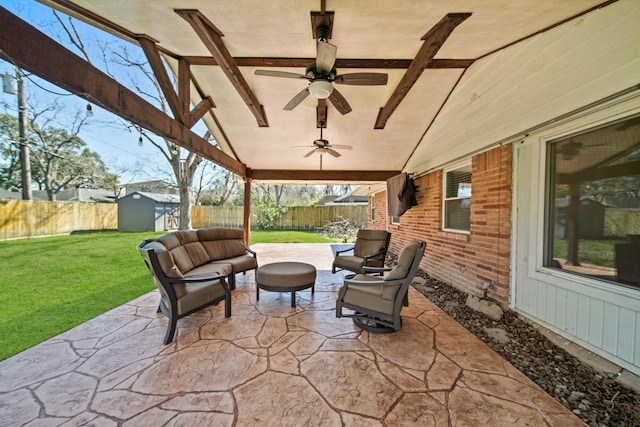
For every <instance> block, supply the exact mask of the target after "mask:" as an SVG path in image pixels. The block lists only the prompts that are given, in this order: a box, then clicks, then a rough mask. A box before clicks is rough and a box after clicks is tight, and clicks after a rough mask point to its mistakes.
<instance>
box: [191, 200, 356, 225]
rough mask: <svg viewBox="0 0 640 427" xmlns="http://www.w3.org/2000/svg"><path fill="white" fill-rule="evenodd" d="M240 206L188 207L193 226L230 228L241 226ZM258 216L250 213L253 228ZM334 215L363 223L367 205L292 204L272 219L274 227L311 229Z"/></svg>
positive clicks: (242, 211)
mask: <svg viewBox="0 0 640 427" xmlns="http://www.w3.org/2000/svg"><path fill="white" fill-rule="evenodd" d="M243 215H244V207H243V206H194V207H193V208H192V209H191V222H192V225H193V228H202V227H231V228H241V227H242V225H243ZM256 215H259V213H257V212H256V211H255V210H254V211H252V214H251V227H252V228H256V224H257V220H256V219H257V218H256ZM337 217H343V218H348V219H351V220H353V221H355V222H356V223H357V224H360V225H362V226H365V225H366V223H367V207H366V206H363V205H358V206H353V205H347V206H340V205H337V206H292V207H290V208H289V209H287V211H286V212H285V213H284V214H283V215H281V216H280V217H279V218H277V219H276V220H275V221H273V228H274V229H276V230H313V229H316V228H319V227H322V226H323V225H325V224H326V223H328V222H330V221H332V220H333V219H335V218H337Z"/></svg>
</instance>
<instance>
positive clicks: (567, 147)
mask: <svg viewBox="0 0 640 427" xmlns="http://www.w3.org/2000/svg"><path fill="white" fill-rule="evenodd" d="M603 145H606V144H588V145H585V144H584V143H582V142H580V141H574V140H573V138H571V139H570V140H569V141H568V142H565V143H563V144H561V145H560V146H558V149H557V153H558V154H559V155H560V156H562V159H563V160H573V159H574V158H575V157H576V156H578V155H579V154H582V153H583V150H584V149H586V148H592V147H600V146H603Z"/></svg>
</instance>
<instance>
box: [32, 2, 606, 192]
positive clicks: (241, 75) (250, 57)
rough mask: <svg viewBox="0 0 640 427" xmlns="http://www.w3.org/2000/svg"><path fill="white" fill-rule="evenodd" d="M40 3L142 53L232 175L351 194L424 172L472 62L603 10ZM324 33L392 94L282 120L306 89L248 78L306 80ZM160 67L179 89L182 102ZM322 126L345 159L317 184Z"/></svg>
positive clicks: (317, 107) (302, 110) (347, 61)
mask: <svg viewBox="0 0 640 427" xmlns="http://www.w3.org/2000/svg"><path fill="white" fill-rule="evenodd" d="M41 1H42V2H43V3H45V4H48V5H50V6H52V7H54V8H56V9H60V10H62V11H64V12H66V13H69V14H71V15H73V16H75V17H77V18H79V19H81V20H83V21H85V22H88V23H89V24H92V25H95V26H98V27H101V28H103V29H105V30H107V31H109V32H111V33H113V34H115V35H116V36H118V37H122V38H125V39H128V40H131V41H133V42H136V43H139V44H140V45H141V46H142V48H143V49H144V50H145V53H146V54H147V57H148V58H149V61H150V64H151V65H152V67H153V68H154V70H155V72H156V76H157V78H158V81H159V82H160V84H161V85H163V86H164V88H165V95H166V97H167V99H168V101H169V104H170V105H171V109H172V112H173V117H174V118H175V119H176V120H178V121H179V122H180V123H181V124H182V125H184V126H186V127H187V128H190V127H191V126H192V125H193V123H194V122H195V121H197V120H198V119H200V118H202V119H203V120H204V121H205V123H206V124H207V126H208V128H209V130H210V131H211V133H212V135H213V136H214V137H215V139H216V141H217V142H218V144H219V146H220V147H221V149H222V151H223V152H224V153H225V154H226V156H225V158H226V159H232V160H237V161H238V162H240V164H241V165H243V167H242V168H240V169H239V170H240V171H244V172H245V173H244V175H245V176H247V177H251V178H253V179H257V180H278V181H284V180H291V181H300V180H307V179H312V180H341V181H352V182H354V181H360V182H371V181H380V180H384V179H386V177H388V176H391V175H392V174H394V173H398V172H400V171H402V170H403V168H404V167H405V166H406V165H407V163H408V162H409V161H410V160H412V163H414V164H418V163H421V162H423V159H418V160H416V159H412V156H415V155H416V153H428V152H429V150H428V147H420V150H417V148H418V147H419V146H420V145H421V144H422V141H423V140H424V139H425V135H426V134H427V133H428V132H429V128H430V126H431V124H432V123H433V122H434V120H437V119H438V112H439V111H440V110H441V109H442V108H443V106H444V105H445V104H446V102H447V99H448V97H449V95H450V94H451V93H452V92H453V91H454V90H455V89H456V85H458V84H459V82H460V80H461V77H462V76H463V74H464V72H465V70H466V69H467V68H468V67H469V66H471V65H472V64H473V62H474V61H475V60H477V59H478V58H482V57H484V56H487V55H491V54H492V53H493V52H496V51H498V50H500V49H502V48H504V47H507V46H509V45H512V44H514V43H517V42H518V41H520V40H523V39H525V38H527V37H530V36H532V35H535V34H537V33H539V32H542V31H545V30H547V29H549V28H553V27H554V26H557V25H559V24H561V23H563V22H565V21H566V20H568V19H571V18H573V17H576V16H579V15H581V14H584V13H586V12H587V11H589V10H591V9H593V8H595V7H599V6H601V5H603V4H604V3H603V1H602V0H567V1H563V2H557V0H538V1H536V2H535V5H532V3H531V2H530V1H529V0H509V1H504V0H476V1H468V0H467V1H451V0H434V1H429V2H424V1H416V0H398V1H395V2H393V3H390V2H388V1H382V0H367V1H349V2H345V1H326V2H325V1H321V0H314V1H294V2H292V1H290V0H271V1H268V2H264V1H255V0H241V1H233V2H222V1H220V2H216V1H204V0H193V1H190V2H188V3H186V4H185V2H181V1H177V0H155V1H153V2H149V1H136V0H126V1H124V0H110V1H108V2H107V1H103V2H95V1H89V0H76V1H70V0H41ZM606 3H610V2H606ZM185 8H187V9H186V10H185ZM323 11H325V12H326V14H325V15H322V12H323ZM325 21H326V22H328V23H329V24H330V27H331V37H330V40H329V41H330V43H331V44H333V45H335V46H337V60H336V63H335V66H336V68H337V72H338V74H345V73H357V72H376V73H386V74H388V83H387V84H386V85H384V86H356V85H335V86H334V87H335V88H337V89H338V90H339V92H340V93H341V94H342V95H343V96H344V98H345V99H346V100H347V102H348V103H349V105H350V107H351V109H352V111H351V112H349V113H348V114H344V115H343V114H341V113H340V112H339V111H338V110H336V108H335V106H334V105H333V104H332V103H331V102H326V101H319V100H316V99H315V98H313V97H312V96H309V97H307V98H306V99H304V100H303V101H302V102H301V103H300V104H299V105H298V106H297V107H296V108H294V109H293V110H291V111H285V110H283V107H284V106H285V105H286V104H287V103H288V102H289V100H290V99H291V98H292V97H293V96H294V95H296V94H297V93H299V92H300V91H301V90H303V89H304V88H305V87H306V85H307V81H306V80H303V79H300V80H296V79H287V78H274V77H269V76H260V75H255V74H254V72H255V71H256V70H258V69H261V70H271V71H285V72H291V73H297V74H304V72H305V67H306V66H307V65H308V64H309V63H311V62H313V61H314V58H315V56H316V43H315V40H314V36H313V34H314V27H315V26H317V24H318V22H325ZM160 57H163V58H164V59H165V60H166V61H167V63H168V65H169V66H170V68H171V69H172V70H173V72H174V74H175V75H176V76H180V77H179V78H178V84H177V90H174V89H173V85H172V84H171V81H172V78H171V77H169V76H167V75H165V71H164V67H162V66H161V62H160ZM505 60H508V58H505ZM189 101H190V103H191V105H193V106H196V107H191V106H190V105H189ZM505 108H507V107H506V106H505ZM190 110H191V111H190ZM319 120H324V121H325V122H326V129H324V132H323V137H324V138H325V139H327V140H328V141H329V142H330V144H332V145H349V146H351V147H352V150H344V149H341V150H338V151H339V152H340V154H341V156H340V157H337V158H336V157H332V156H330V155H327V154H325V155H323V156H322V171H321V170H320V165H321V162H320V161H321V157H320V156H319V155H318V154H313V155H311V156H309V157H304V156H305V154H307V153H308V152H309V151H310V150H311V147H312V145H313V141H314V140H315V139H318V138H319V137H320V129H319V128H318V121H319ZM177 142H178V143H181V141H177ZM294 146H296V147H295V148H293V147H294ZM299 146H303V147H299ZM304 146H306V147H304ZM425 148H427V149H425ZM420 155H424V154H420ZM216 157H218V159H217V160H218V162H219V160H220V157H219V156H216ZM232 160H230V162H231V163H232V164H233V161H232ZM223 166H224V165H223ZM236 172H237V171H236Z"/></svg>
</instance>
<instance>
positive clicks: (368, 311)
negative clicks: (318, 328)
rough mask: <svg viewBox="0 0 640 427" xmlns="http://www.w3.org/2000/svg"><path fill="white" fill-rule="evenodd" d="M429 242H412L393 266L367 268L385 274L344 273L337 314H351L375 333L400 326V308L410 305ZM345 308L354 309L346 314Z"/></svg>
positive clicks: (350, 315)
mask: <svg viewBox="0 0 640 427" xmlns="http://www.w3.org/2000/svg"><path fill="white" fill-rule="evenodd" d="M426 245H427V244H426V243H425V242H417V241H412V242H411V243H409V244H408V245H407V246H406V247H405V248H404V249H403V250H402V252H401V253H400V256H399V257H398V265H396V266H395V267H394V268H393V269H390V268H371V267H366V268H365V272H367V273H381V272H384V276H382V277H379V276H373V275H371V274H356V275H352V276H347V277H345V279H344V285H343V286H342V287H341V288H340V290H339V292H338V299H337V301H336V317H351V318H353V322H354V323H355V324H356V325H357V326H358V327H360V328H361V329H364V330H366V331H369V332H373V333H390V332H396V331H398V330H400V328H401V327H402V317H400V310H401V309H402V306H403V305H405V306H407V305H409V302H408V299H407V293H408V291H409V285H410V284H411V281H412V280H413V278H414V276H415V275H416V273H417V272H418V268H419V267H420V261H421V260H422V256H423V255H424V250H425V247H426ZM345 308H346V309H351V310H354V311H355V312H354V313H352V314H349V313H347V314H345V313H343V309H345Z"/></svg>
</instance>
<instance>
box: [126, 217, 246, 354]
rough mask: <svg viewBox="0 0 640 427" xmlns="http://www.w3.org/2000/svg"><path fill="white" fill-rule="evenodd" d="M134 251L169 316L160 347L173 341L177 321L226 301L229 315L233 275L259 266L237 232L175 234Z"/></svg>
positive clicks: (144, 243) (142, 244) (145, 242)
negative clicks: (158, 293)
mask: <svg viewBox="0 0 640 427" xmlns="http://www.w3.org/2000/svg"><path fill="white" fill-rule="evenodd" d="M138 251H139V253H140V255H141V256H142V258H143V259H144V261H145V264H146V265H147V267H148V268H149V271H150V272H151V275H152V276H153V281H154V283H155V284H156V286H157V287H158V289H159V290H160V294H161V298H160V305H159V307H158V311H159V312H160V311H161V312H163V313H164V314H165V315H166V316H167V317H168V318H169V325H168V327H167V333H166V335H165V338H164V343H165V344H168V343H170V342H172V341H173V337H174V334H175V330H176V323H177V321H178V319H180V318H182V317H184V316H187V315H189V314H191V313H193V312H195V311H198V310H200V309H202V308H204V307H207V306H209V305H212V304H217V303H219V302H221V301H223V300H224V301H225V317H229V316H231V290H232V289H235V275H236V274H238V273H242V272H246V271H249V270H254V269H256V268H257V267H258V259H257V256H256V253H255V252H254V251H252V250H251V249H249V248H248V247H247V246H246V245H245V242H244V233H243V231H242V230H239V229H227V228H206V229H200V230H189V231H175V232H172V233H169V234H166V235H164V236H162V237H159V238H157V239H147V240H143V241H142V242H140V244H139V245H138Z"/></svg>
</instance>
